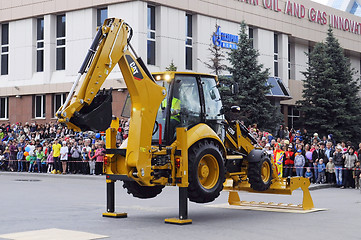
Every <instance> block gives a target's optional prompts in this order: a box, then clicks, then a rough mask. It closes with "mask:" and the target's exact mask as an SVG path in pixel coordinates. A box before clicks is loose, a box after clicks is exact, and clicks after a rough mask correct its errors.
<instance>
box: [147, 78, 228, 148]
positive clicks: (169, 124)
mask: <svg viewBox="0 0 361 240" xmlns="http://www.w3.org/2000/svg"><path fill="white" fill-rule="evenodd" d="M153 77H154V79H155V80H156V83H157V84H158V85H160V86H163V87H165V88H166V90H167V97H166V98H165V99H164V100H163V102H162V103H161V105H160V106H159V109H158V114H157V118H156V125H157V126H156V128H155V133H154V134H153V138H152V139H153V142H154V143H158V142H159V136H160V131H161V138H162V139H161V140H162V143H164V144H167V145H170V144H171V143H172V142H173V141H174V140H175V138H176V128H177V127H186V128H188V129H190V128H192V127H193V126H195V125H197V124H199V123H205V124H207V125H209V126H210V127H211V128H212V129H213V130H214V131H215V132H216V133H217V135H218V136H219V137H220V138H221V139H222V140H223V139H224V129H223V127H222V124H221V123H222V121H223V120H224V116H223V114H221V108H222V101H221V97H220V95H219V91H218V89H217V77H216V76H215V75H206V74H198V73H190V72H161V73H153Z"/></svg>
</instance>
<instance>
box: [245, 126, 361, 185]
mask: <svg viewBox="0 0 361 240" xmlns="http://www.w3.org/2000/svg"><path fill="white" fill-rule="evenodd" d="M248 129H249V131H250V132H251V134H252V135H253V136H254V138H255V139H256V140H257V141H258V144H259V145H260V146H262V147H263V148H264V149H265V150H266V151H267V153H268V154H269V155H270V158H271V159H272V161H273V162H274V163H275V164H276V169H275V170H276V171H277V174H278V175H279V176H282V177H292V176H303V177H307V178H309V179H310V181H311V182H312V183H319V184H323V183H329V184H334V185H335V186H337V187H340V188H356V189H360V177H361V169H360V161H361V143H360V144H359V146H358V148H357V149H356V147H355V146H353V145H352V143H351V142H350V141H346V142H345V141H340V142H336V141H335V139H334V138H333V136H332V134H328V135H327V136H319V135H318V133H311V134H310V133H308V132H307V130H306V129H302V131H301V129H299V130H296V129H290V130H289V129H288V127H284V126H282V125H281V126H280V128H279V130H278V131H277V133H276V134H275V135H272V134H270V133H268V132H266V131H260V130H259V129H258V128H257V124H254V125H252V126H249V127H248Z"/></svg>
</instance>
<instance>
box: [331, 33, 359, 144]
mask: <svg viewBox="0 0 361 240" xmlns="http://www.w3.org/2000/svg"><path fill="white" fill-rule="evenodd" d="M326 54H327V55H328V56H329V60H330V65H331V68H332V69H333V73H332V77H333V78H335V79H336V80H337V85H336V87H337V89H338V92H337V93H335V95H334V98H335V99H336V103H335V104H336V106H334V107H333V109H332V111H331V114H332V116H333V117H334V121H335V122H336V126H335V128H334V129H330V130H329V131H330V132H331V133H332V132H334V133H335V134H336V136H337V137H338V139H341V140H350V141H352V142H359V141H360V140H361V136H360V132H359V131H360V127H361V119H360V118H359V116H360V114H361V110H360V108H359V106H360V97H359V96H358V91H359V89H360V87H359V85H358V84H357V81H358V80H359V79H354V74H355V73H356V72H355V70H354V69H352V68H351V63H350V60H349V59H348V58H347V57H346V56H345V55H344V52H343V49H342V48H341V46H340V44H339V42H338V40H337V39H336V38H335V36H334V35H333V32H332V29H331V27H329V29H328V32H327V38H326ZM326 87H327V91H329V87H328V86H326Z"/></svg>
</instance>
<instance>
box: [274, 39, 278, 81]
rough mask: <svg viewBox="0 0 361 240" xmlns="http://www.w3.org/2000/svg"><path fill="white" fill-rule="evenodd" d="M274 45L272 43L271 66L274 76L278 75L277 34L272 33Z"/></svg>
mask: <svg viewBox="0 0 361 240" xmlns="http://www.w3.org/2000/svg"><path fill="white" fill-rule="evenodd" d="M273 38H274V41H273V43H274V45H273V53H274V55H273V68H274V76H275V77H278V34H276V33H275V34H274V35H273Z"/></svg>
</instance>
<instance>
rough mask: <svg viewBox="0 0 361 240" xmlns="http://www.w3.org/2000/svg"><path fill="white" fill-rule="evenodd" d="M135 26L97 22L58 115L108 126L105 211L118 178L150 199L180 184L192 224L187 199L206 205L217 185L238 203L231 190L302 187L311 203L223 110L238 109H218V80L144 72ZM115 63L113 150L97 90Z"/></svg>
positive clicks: (105, 102) (79, 124) (104, 96)
mask: <svg viewBox="0 0 361 240" xmlns="http://www.w3.org/2000/svg"><path fill="white" fill-rule="evenodd" d="M131 38H132V29H131V27H130V26H129V25H128V24H127V23H125V22H124V21H123V20H121V19H116V18H109V19H106V20H105V22H104V24H103V25H102V26H101V27H99V29H98V31H97V34H96V36H95V38H94V40H93V43H92V45H91V47H90V49H89V51H88V54H87V56H86V58H85V60H84V62H83V64H82V66H81V68H80V70H79V72H78V77H77V79H76V81H75V82H74V85H73V87H72V89H71V91H70V93H69V95H68V97H67V99H66V101H65V103H64V104H63V105H62V106H61V107H60V108H59V110H58V111H57V114H56V116H57V117H58V119H59V122H62V123H65V124H66V125H67V126H68V127H69V128H71V129H74V130H76V131H86V130H94V131H104V130H106V155H107V161H106V162H105V163H104V171H105V173H106V182H107V212H106V213H104V214H103V215H104V216H114V217H122V216H123V217H124V216H126V215H124V214H123V215H120V214H117V213H115V206H114V205H115V204H114V202H115V201H114V191H115V190H114V183H115V182H116V181H123V183H124V184H123V187H124V188H126V189H127V191H128V193H129V194H132V195H133V196H134V197H138V198H153V197H155V196H157V195H158V194H160V193H161V191H162V189H163V188H164V187H165V186H178V187H179V218H177V219H166V222H168V223H178V224H186V223H191V220H190V219H188V216H187V215H188V212H187V202H188V200H187V199H189V200H190V201H193V202H197V203H208V202H212V201H213V200H215V199H216V198H217V197H218V196H219V194H220V192H221V191H222V190H229V191H231V194H230V200H229V203H230V204H239V202H240V201H239V198H238V195H235V193H234V191H239V190H245V191H254V192H262V193H276V194H277V193H278V194H291V193H292V191H293V190H294V189H296V188H299V187H301V188H302V189H303V190H304V201H303V208H304V209H310V208H313V203H312V199H311V197H310V195H309V192H308V186H309V185H310V183H309V181H308V180H307V179H305V178H288V179H283V178H279V177H277V174H276V172H275V170H274V169H275V167H274V164H273V163H272V162H273V161H271V160H270V157H269V156H268V155H267V153H266V152H265V151H263V150H262V149H261V148H259V147H258V146H257V142H256V140H255V139H254V138H253V136H252V135H251V134H250V133H249V132H248V130H247V129H246V128H245V127H244V126H243V125H242V124H240V122H238V121H235V122H229V121H227V120H226V119H225V117H224V115H225V113H226V112H227V111H237V110H238V109H239V107H232V108H231V109H226V108H225V107H224V106H222V102H221V97H220V95H219V92H218V89H217V77H216V76H214V75H209V74H199V73H192V72H160V73H154V74H153V75H152V74H151V73H150V72H149V71H148V70H147V68H146V66H145V64H144V63H143V61H142V59H141V58H139V57H138V56H137V55H136V53H135V51H134V49H133V48H132V45H131V44H130V41H131ZM116 64H118V65H119V67H120V70H121V72H122V75H123V78H124V81H125V83H126V86H127V88H128V91H129V95H130V101H131V116H130V124H129V136H128V138H127V140H126V141H125V142H124V143H123V144H122V145H121V146H120V148H116V134H117V129H118V127H119V119H118V118H115V117H114V116H112V110H111V109H112V108H111V101H112V96H111V90H100V89H101V86H102V84H103V82H104V81H105V80H106V78H107V76H108V75H109V73H110V72H111V71H112V69H113V68H114V66H115V65H116Z"/></svg>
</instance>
